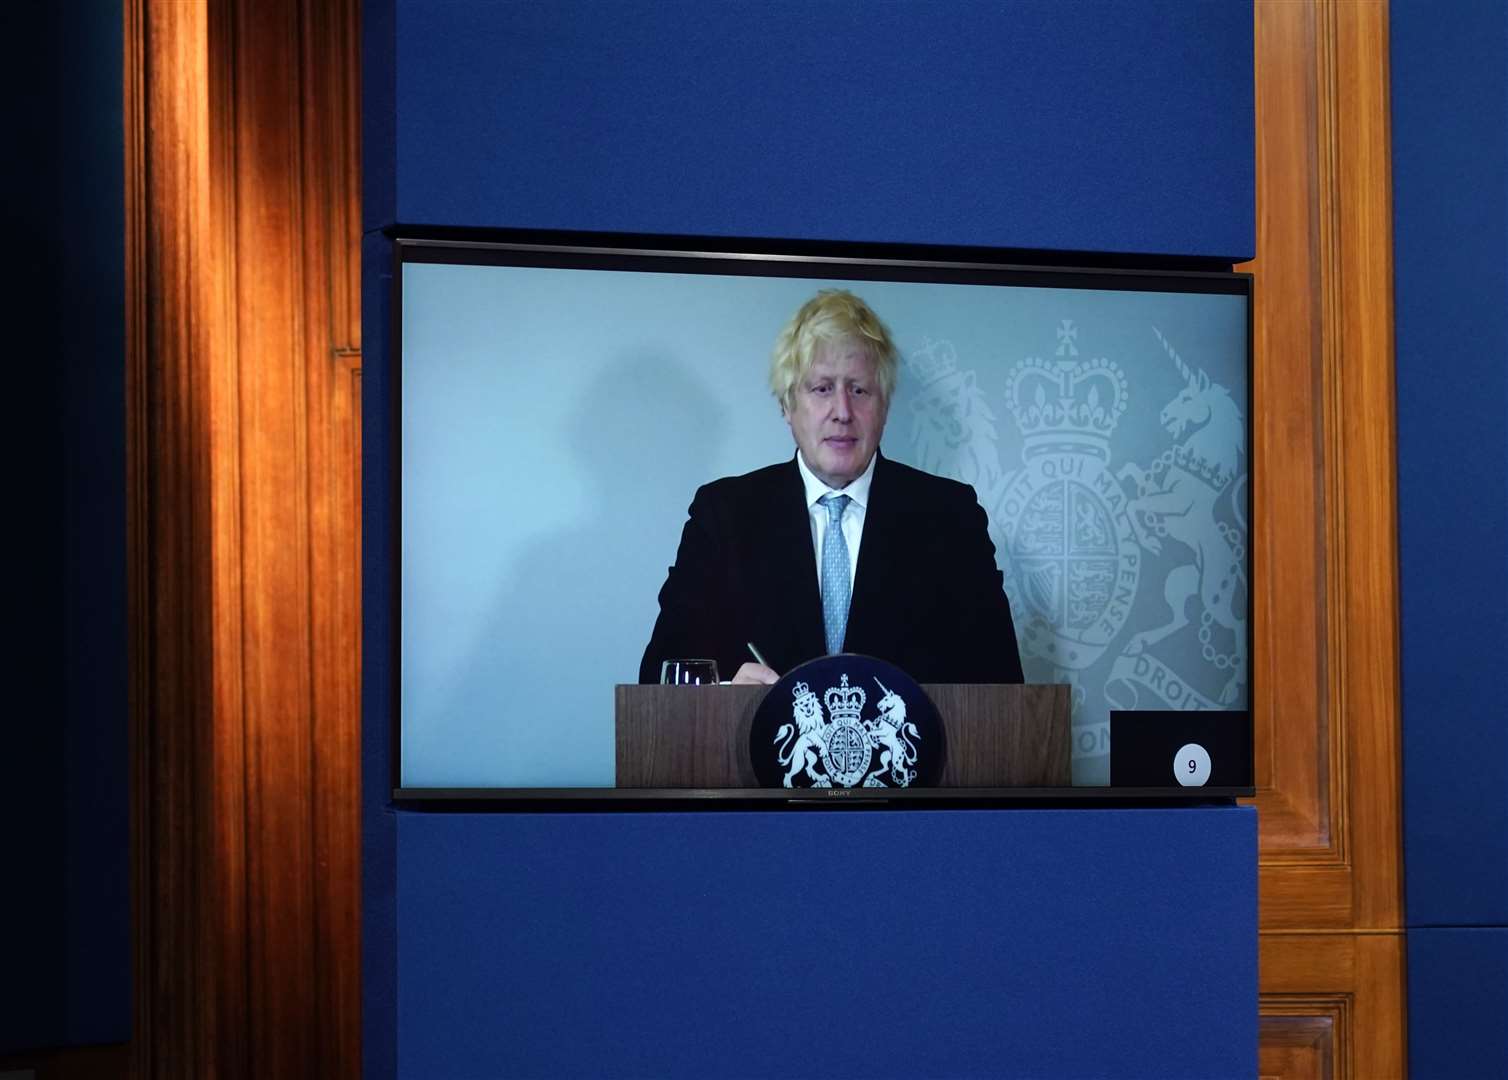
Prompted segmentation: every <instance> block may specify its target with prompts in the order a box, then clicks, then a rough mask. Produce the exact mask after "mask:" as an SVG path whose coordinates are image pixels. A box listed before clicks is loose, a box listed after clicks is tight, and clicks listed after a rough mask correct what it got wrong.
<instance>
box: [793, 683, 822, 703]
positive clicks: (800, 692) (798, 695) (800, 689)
mask: <svg viewBox="0 0 1508 1080" xmlns="http://www.w3.org/2000/svg"><path fill="white" fill-rule="evenodd" d="M816 696H817V695H816V694H814V693H812V688H811V687H810V686H807V685H806V683H804V682H800V681H799V680H798V681H797V683H796V685H795V686H794V687H792V688H791V698H792V700H794V701H800V700H801V699H802V698H815V697H816Z"/></svg>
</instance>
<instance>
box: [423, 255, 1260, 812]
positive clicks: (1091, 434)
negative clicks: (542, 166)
mask: <svg viewBox="0 0 1508 1080" xmlns="http://www.w3.org/2000/svg"><path fill="white" fill-rule="evenodd" d="M397 249H398V266H397V280H396V285H395V288H396V304H395V310H396V315H397V319H398V334H397V339H398V341H399V351H398V365H399V366H398V375H399V378H398V395H397V396H398V400H397V407H398V424H397V426H398V432H399V438H398V443H397V448H398V453H399V462H398V470H399V481H400V496H399V499H398V512H399V521H398V524H397V527H398V536H399V540H400V548H399V550H400V552H401V554H400V560H399V562H400V565H399V584H398V589H399V594H400V595H399V609H398V611H399V620H398V621H399V634H398V641H399V643H398V653H399V655H398V657H397V661H398V671H399V690H398V701H399V711H398V736H397V744H398V745H397V750H398V767H397V773H398V775H397V777H396V783H397V786H398V788H399V789H400V791H399V794H400V795H402V794H404V793H405V792H407V793H409V794H420V793H423V792H426V791H434V790H439V789H444V790H448V791H455V790H466V791H477V792H482V791H485V792H489V793H494V794H506V793H507V792H509V791H525V790H528V791H538V790H540V789H554V790H581V789H608V788H612V787H613V785H614V718H613V688H614V686H615V685H616V684H618V683H630V682H635V681H637V679H638V674H639V664H640V659H641V657H642V655H643V653H644V649H645V645H646V643H647V642H648V641H649V637H650V632H651V629H652V628H653V626H654V623H655V618H656V615H657V612H658V603H657V595H658V592H659V589H660V587H661V585H662V584H663V583H664V581H665V577H666V571H667V567H668V566H669V565H670V564H671V562H672V561H673V560H674V558H675V555H676V550H677V545H678V542H679V540H680V536H681V530H682V527H683V526H684V524H685V522H686V519H687V507H688V504H689V503H690V501H691V497H692V494H693V493H694V492H695V491H696V489H697V488H698V487H699V486H700V485H702V484H705V483H707V482H708V481H710V480H713V479H715V478H718V477H722V476H729V475H735V474H741V473H746V472H749V471H751V470H754V469H758V468H760V467H762V466H766V465H770V464H772V463H776V462H781V461H789V460H790V459H791V458H792V455H793V453H794V450H795V447H794V443H793V441H792V435H791V431H790V429H789V427H788V426H787V424H786V423H785V421H784V420H783V418H782V414H781V410H780V407H779V404H778V402H777V401H776V400H775V398H774V397H773V396H772V393H771V390H770V386H769V364H770V355H771V350H772V347H773V345H774V342H775V338H776V334H777V333H778V332H779V331H780V329H781V328H782V327H783V326H784V325H785V324H786V322H787V321H788V320H789V319H790V318H791V316H792V314H793V313H794V312H795V311H796V310H797V309H798V308H799V307H800V306H801V305H802V304H803V303H804V302H805V301H807V300H808V299H809V298H810V297H812V296H813V294H814V293H816V292H817V291H818V290H819V289H829V288H831V289H845V290H848V291H851V292H852V293H854V294H856V295H857V296H859V297H860V298H861V299H863V300H864V301H865V302H866V303H867V304H868V305H869V306H870V307H871V308H872V309H873V310H874V311H875V312H876V313H877V314H878V315H879V316H880V318H881V319H883V320H884V321H885V323H886V324H887V325H888V327H889V329H890V333H891V335H892V337H893V339H894V341H895V343H896V345H897V348H898V351H899V354H900V364H899V377H898V382H897V385H896V388H895V391H894V394H893V397H892V399H891V402H890V408H889V418H888V423H887V425H886V426H885V429H884V437H883V441H882V443H881V452H882V453H883V454H884V455H885V456H886V457H887V458H891V459H894V460H896V461H899V462H903V463H906V464H908V465H912V466H914V467H916V468H919V469H923V470H925V471H927V472H930V473H934V474H938V475H941V476H946V477H952V478H955V479H958V480H962V481H965V482H966V483H968V484H970V485H972V486H973V488H974V490H975V492H976V493H977V497H978V500H979V503H980V505H981V506H982V507H983V509H984V510H985V512H986V514H987V516H988V521H989V533H990V537H991V539H992V540H993V542H994V546H995V552H996V559H997V562H998V565H999V567H1000V569H1001V571H1002V572H1003V575H1004V583H1005V591H1006V594H1007V596H1008V598H1009V603H1010V607H1011V611H1012V614H1013V617H1014V622H1015V627H1016V632H1017V637H1018V644H1019V647H1020V653H1021V659H1022V663H1023V667H1024V670H1025V675H1026V680H1027V681H1028V682H1034V683H1036V682H1054V683H1067V684H1070V685H1071V686H1072V688H1073V689H1072V702H1073V719H1072V738H1073V746H1072V775H1073V783H1074V784H1075V785H1081V786H1086V787H1093V786H1098V785H1105V784H1106V783H1108V779H1109V760H1110V758H1109V753H1110V737H1111V732H1110V713H1111V711H1112V710H1139V709H1179V710H1188V709H1208V710H1242V709H1247V708H1248V703H1249V701H1250V693H1251V687H1250V670H1251V664H1250V623H1249V619H1250V612H1249V599H1248V596H1249V594H1248V589H1249V582H1250V558H1249V554H1248V550H1249V544H1248V536H1249V533H1250V522H1251V514H1250V497H1251V488H1250V482H1249V477H1248V460H1249V455H1248V448H1249V440H1250V425H1249V416H1250V392H1251V377H1250V312H1249V308H1250V280H1249V278H1248V277H1247V276H1245V275H1240V274H1229V273H1202V272H1172V271H1127V270H1115V271H1109V270H1086V269H1051V268H1041V267H1037V268H1024V267H1009V266H998V265H990V264H985V263H962V262H936V261H933V262H928V261H920V260H900V259H875V258H867V257H866V258H840V257H817V256H808V255H799V256H798V255H771V254H755V255H750V254H729V253H716V254H706V253H693V252H685V251H668V252H657V251H651V250H647V249H633V250H628V249H605V248H604V249H598V248H583V247H549V246H537V245H523V244H489V243H464V242H442V241H428V240H425V241H401V242H399V243H398V245H397ZM729 674H730V673H726V672H725V673H723V677H724V678H727V677H728V675H729Z"/></svg>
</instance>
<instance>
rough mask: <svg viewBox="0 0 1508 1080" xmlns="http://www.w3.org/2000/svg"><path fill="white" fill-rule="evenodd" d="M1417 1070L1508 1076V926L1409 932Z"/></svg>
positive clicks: (1465, 1079) (1459, 1076)
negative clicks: (1507, 1019) (1506, 1019)
mask: <svg viewBox="0 0 1508 1080" xmlns="http://www.w3.org/2000/svg"><path fill="white" fill-rule="evenodd" d="M1408 971H1409V985H1408V992H1409V1076H1410V1077H1412V1078H1413V1080H1472V1078H1477V1077H1480V1078H1482V1080H1487V1078H1489V1077H1503V1076H1508V1022H1505V1018H1508V927H1501V926H1498V927H1476V928H1470V929H1462V928H1451V929H1412V930H1410V931H1409V935H1408Z"/></svg>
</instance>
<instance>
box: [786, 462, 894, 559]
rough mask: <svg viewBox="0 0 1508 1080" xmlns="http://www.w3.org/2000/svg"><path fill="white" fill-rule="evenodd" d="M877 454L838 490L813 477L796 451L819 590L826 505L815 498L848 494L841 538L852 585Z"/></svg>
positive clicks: (825, 526) (825, 528) (825, 527)
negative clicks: (848, 482) (845, 485)
mask: <svg viewBox="0 0 1508 1080" xmlns="http://www.w3.org/2000/svg"><path fill="white" fill-rule="evenodd" d="M879 456H880V455H879V453H878V452H876V453H875V455H874V457H871V458H870V459H869V464H868V465H867V466H866V467H865V469H864V471H863V472H862V473H860V474H859V477H858V479H857V480H855V481H854V482H853V483H851V484H849V485H848V486H847V487H846V488H843V489H841V490H838V489H835V488H830V487H828V486H827V485H826V484H824V483H823V482H822V481H821V480H819V479H817V474H816V473H814V472H812V470H811V469H809V468H807V464H806V459H805V458H803V457H802V456H801V451H799V450H798V451H796V468H798V469H799V470H801V482H802V483H803V484H805V485H806V516H807V518H808V519H809V520H810V522H811V526H812V552H813V555H814V558H813V560H812V569H813V570H814V571H815V572H816V575H817V587H818V588H819V589H820V588H821V587H822V534H823V533H825V532H827V507H825V506H823V505H822V504H821V503H820V502H818V500H819V499H821V498H822V496H824V495H828V494H835V495H847V496H848V499H849V502H848V506H847V507H845V508H844V510H843V540H844V541H845V542H846V543H847V544H848V584H849V587H850V588H852V587H853V582H854V578H855V576H856V575H857V574H858V571H859V541H860V540H861V539H862V538H863V536H864V514H865V512H866V511H867V510H868V509H869V485H870V482H871V481H873V480H874V463H875V461H877V460H878V459H879Z"/></svg>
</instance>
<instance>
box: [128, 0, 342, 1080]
mask: <svg viewBox="0 0 1508 1080" xmlns="http://www.w3.org/2000/svg"><path fill="white" fill-rule="evenodd" d="M124 29H125V48H126V130H127V168H126V175H127V192H126V195H127V221H128V229H127V232H128V237H127V278H128V284H127V289H128V307H129V310H128V328H127V337H128V350H127V352H128V356H127V365H128V388H127V392H128V406H127V411H128V439H129V443H130V445H129V449H128V491H129V497H128V501H129V511H128V513H129V530H130V531H129V545H130V551H129V555H128V557H129V559H130V567H131V579H130V590H131V591H130V596H131V612H132V614H131V619H132V624H131V625H132V754H133V763H134V764H133V800H132V806H133V825H134V829H133V871H134V896H135V904H134V910H135V914H134V919H135V924H136V954H135V955H136V965H135V966H136V977H137V979H136V988H137V989H136V994H135V1000H136V1020H135V1029H134V1032H133V1056H134V1068H135V1071H136V1073H137V1074H138V1075H141V1076H229V1077H234V1076H262V1075H270V1076H301V1075H318V1076H341V1075H345V1076H355V1075H357V1074H358V1072H359V1067H360V1065H359V1063H360V1031H359V1028H360V1021H359V1002H360V972H359V968H358V966H357V958H358V956H359V945H358V939H359V925H358V924H359V912H360V903H359V899H360V893H359V884H360V874H359V864H358V858H359V856H358V853H359V850H360V843H359V827H358V818H357V814H358V806H359V797H360V792H359V761H360V751H359V691H358V687H359V685H360V681H359V665H360V657H359V651H358V646H357V642H358V640H359V637H360V612H359V607H358V604H359V587H358V582H359V579H360V565H359V561H358V552H359V542H358V537H359V533H358V528H359V516H360V507H359V501H358V500H359V489H360V485H359V472H358V469H359V445H360V423H359V388H360V352H359V350H360V341H359V337H358V335H359V325H360V323H359V310H358V308H359V300H358V297H359V287H358V285H359V282H358V274H359V260H358V258H357V251H358V247H359V243H360V236H359V232H358V230H359V214H358V213H357V207H358V205H359V187H358V184H357V162H358V160H359V158H358V143H357V132H358V123H359V120H358V108H357V104H356V103H357V101H358V99H359V93H358V85H359V84H358V69H357V63H358V57H359V51H358V41H359V27H358V4H357V3H356V0H338V2H319V3H315V2H314V0H259V2H257V3H254V4H253V3H251V2H249V0H237V2H227V3H217V4H209V5H206V4H199V3H173V2H170V0H129V2H128V3H127V4H126V5H125V28H124Z"/></svg>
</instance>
